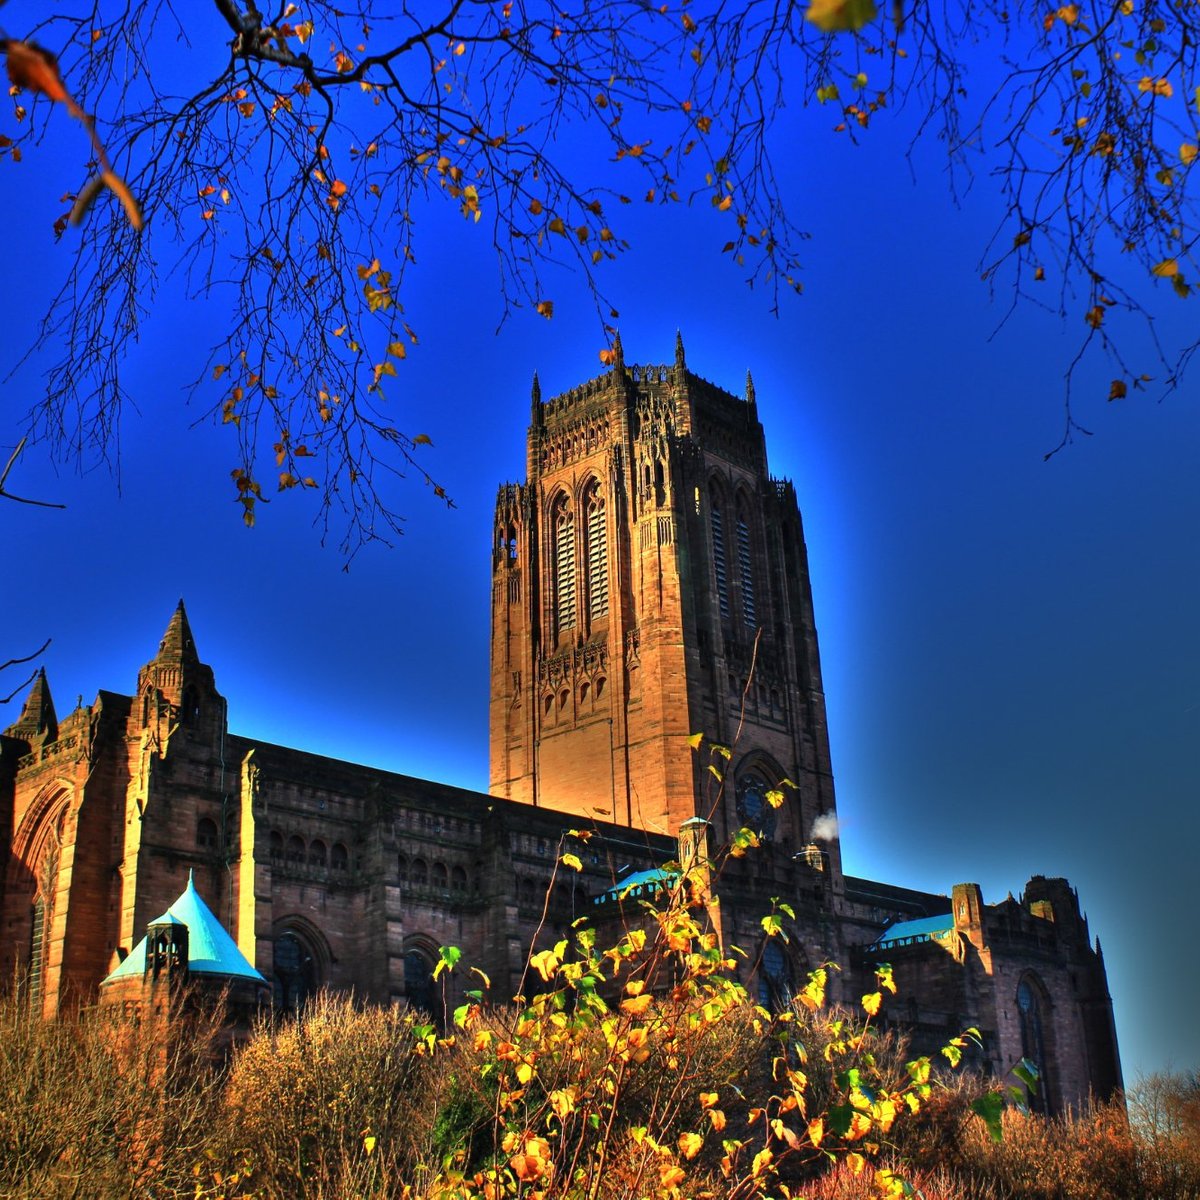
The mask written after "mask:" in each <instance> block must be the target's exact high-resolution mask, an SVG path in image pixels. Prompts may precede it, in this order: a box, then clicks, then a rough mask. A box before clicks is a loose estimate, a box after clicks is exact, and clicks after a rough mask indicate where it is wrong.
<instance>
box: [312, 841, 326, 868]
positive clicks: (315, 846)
mask: <svg viewBox="0 0 1200 1200" xmlns="http://www.w3.org/2000/svg"><path fill="white" fill-rule="evenodd" d="M308 865H309V866H310V867H323V866H324V865H325V843H324V842H323V841H321V839H320V838H317V840H316V841H314V842H313V843H312V844H311V845H310V846H309V847H308Z"/></svg>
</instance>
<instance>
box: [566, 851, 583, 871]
mask: <svg viewBox="0 0 1200 1200" xmlns="http://www.w3.org/2000/svg"><path fill="white" fill-rule="evenodd" d="M560 861H561V862H562V865H563V866H564V867H570V868H571V870H572V871H582V870H583V863H582V862H580V861H579V856H578V855H577V854H564V855H563V856H562V859H561V860H560Z"/></svg>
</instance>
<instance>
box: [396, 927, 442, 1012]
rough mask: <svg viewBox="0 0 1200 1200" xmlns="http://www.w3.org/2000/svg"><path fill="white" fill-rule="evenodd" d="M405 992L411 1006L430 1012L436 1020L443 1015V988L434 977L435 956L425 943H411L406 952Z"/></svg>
mask: <svg viewBox="0 0 1200 1200" xmlns="http://www.w3.org/2000/svg"><path fill="white" fill-rule="evenodd" d="M421 940H422V941H424V940H425V939H421ZM404 994H405V997H406V998H407V999H408V1006H409V1008H415V1009H418V1010H419V1011H420V1012H424V1013H429V1015H430V1016H432V1017H433V1018H434V1019H435V1020H437V1018H438V1017H440V1016H441V1015H442V996H441V988H440V987H439V986H438V984H437V981H436V980H435V979H434V978H433V956H432V954H431V953H430V952H429V951H428V950H427V949H426V948H425V946H423V945H421V946H413V945H410V946H409V947H408V949H407V950H405V952H404Z"/></svg>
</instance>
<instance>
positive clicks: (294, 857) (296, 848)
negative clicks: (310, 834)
mask: <svg viewBox="0 0 1200 1200" xmlns="http://www.w3.org/2000/svg"><path fill="white" fill-rule="evenodd" d="M200 824H201V825H204V821H203V820H202V821H201V822H200ZM209 824H210V825H213V822H211V821H210V822H209ZM213 832H214V834H215V825H213ZM199 840H200V832H199V830H197V842H199ZM268 847H269V853H270V857H271V864H272V865H273V866H278V867H282V866H287V867H313V868H316V869H317V870H322V871H323V870H330V871H332V872H333V873H334V874H337V875H342V874H345V873H346V872H347V871H349V869H350V853H349V851H348V850H347V849H346V847H345V846H344V845H343V844H342V843H341V842H334V843H333V845H332V846H326V844H325V842H324V841H323V840H322V839H321V838H312V839H311V840H310V841H307V842H306V841H305V840H304V838H302V837H300V836H299V835H297V834H291V835H290V836H289V837H288V838H286V839H285V838H284V836H283V834H282V833H280V832H279V830H277V829H272V830H271V832H270V835H269V837H268Z"/></svg>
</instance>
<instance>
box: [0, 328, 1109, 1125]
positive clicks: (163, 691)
mask: <svg viewBox="0 0 1200 1200" xmlns="http://www.w3.org/2000/svg"><path fill="white" fill-rule="evenodd" d="M612 359H613V361H612V362H611V364H609V366H610V369H608V370H606V371H605V372H604V373H603V374H602V375H600V376H599V377H597V378H594V379H591V380H589V381H588V382H586V383H584V384H582V385H580V386H578V387H576V388H573V389H572V390H570V391H568V392H566V393H564V394H562V395H559V396H555V397H552V398H549V399H545V400H543V398H542V396H541V391H540V387H539V384H538V380H537V377H536V376H535V377H534V382H533V389H532V402H531V409H530V417H529V430H528V439H527V454H526V462H525V479H524V481H523V482H516V483H505V484H503V485H501V487H500V489H499V492H498V495H497V500H496V512H495V522H494V529H493V536H492V539H491V564H492V596H491V621H492V636H491V692H490V715H489V738H490V780H489V792H488V794H483V793H478V792H471V791H465V790H463V789H459V788H454V787H449V786H446V785H443V784H440V783H437V782H432V781H429V780H424V779H416V778H412V777H409V776H405V775H399V774H393V773H390V772H387V771H382V770H376V769H372V768H370V767H365V766H360V765H357V764H353V763H349V762H341V761H337V760H334V759H329V758H324V757H321V756H318V755H314V754H310V753H307V752H305V751H304V750H299V749H291V748H288V747H284V746H277V745H272V744H269V743H265V742H261V741H258V740H255V739H253V738H247V737H243V736H240V735H239V734H237V733H236V732H235V731H233V730H231V729H229V728H228V724H227V720H226V706H225V701H224V698H223V697H222V695H221V693H220V692H219V691H218V688H217V680H216V677H215V676H214V673H213V670H212V668H211V667H210V666H208V665H206V664H205V663H204V662H203V661H202V660H201V657H200V651H199V648H198V647H197V646H196V643H195V641H194V639H193V637H192V632H191V628H190V626H189V623H188V618H187V613H186V611H185V609H184V606H183V603H182V602H180V604H179V606H178V608H177V609H176V610H175V612H174V614H173V615H172V616H171V617H170V620H169V621H168V623H167V626H166V631H165V633H164V634H163V636H162V639H161V641H160V642H159V643H158V648H157V650H156V651H155V653H154V654H153V655H152V656H151V657H150V658H149V660H148V661H147V662H146V663H145V664H144V665H143V666H142V667H141V669H140V670H139V671H138V672H137V677H136V682H135V684H134V686H133V687H132V689H131V690H130V691H129V692H128V693H125V692H110V691H106V690H101V691H100V692H99V693H98V694H97V696H96V699H95V700H94V701H93V702H92V703H91V704H90V705H81V706H80V707H78V708H76V709H75V710H74V711H73V712H71V713H69V714H68V715H66V716H65V717H63V718H62V719H61V720H60V719H59V717H58V716H57V713H56V710H55V706H54V702H53V700H52V698H51V693H50V686H49V683H48V681H47V679H46V677H45V675H44V674H39V675H38V676H37V678H36V679H35V681H34V683H33V686H32V690H31V691H30V693H29V695H28V697H27V699H26V701H25V704H24V707H23V710H22V712H21V714H20V716H19V718H18V719H17V720H16V721H15V722H14V723H13V724H11V725H10V726H9V727H8V728H7V729H6V730H5V731H4V733H3V734H2V735H0V847H4V848H5V849H4V868H3V875H2V876H0V973H2V974H3V976H4V977H5V978H7V979H12V978H13V977H14V973H20V974H22V975H23V976H24V977H25V978H26V979H27V980H28V987H29V989H30V993H31V994H32V995H33V996H34V997H35V999H36V1002H37V1004H38V1005H39V1006H40V1007H41V1009H42V1011H44V1012H45V1013H46V1014H47V1015H53V1014H55V1013H57V1012H60V1011H64V1010H67V1009H69V1008H70V1007H71V1006H73V1005H78V1004H79V1003H91V1002H94V1001H96V1000H97V999H100V1000H103V999H104V998H105V995H106V994H108V995H114V994H118V993H121V994H124V993H126V992H128V989H129V988H130V987H131V986H134V984H133V983H131V980H132V981H135V982H136V980H137V979H139V978H141V977H142V976H143V974H145V976H146V977H147V978H148V977H149V974H150V971H151V963H156V964H157V963H161V962H162V961H165V959H164V958H163V955H164V954H165V953H166V952H167V950H169V949H172V948H173V949H174V950H176V951H177V950H178V949H179V946H180V945H182V947H183V950H182V951H181V953H182V955H183V957H184V958H185V959H186V958H187V956H188V951H187V946H188V938H187V935H186V933H184V934H182V936H181V938H180V936H178V935H176V934H175V933H173V932H172V930H178V929H179V927H180V926H181V925H183V926H186V924H187V923H188V921H189V917H188V914H195V913H200V914H202V916H200V917H193V918H191V920H192V922H193V923H195V924H196V925H197V929H196V930H193V931H192V936H191V941H192V945H193V950H192V961H193V965H195V964H196V961H197V960H196V957H195V956H196V954H197V953H198V952H197V951H196V950H195V948H194V947H195V946H197V945H201V944H204V945H207V946H209V947H211V946H213V945H215V944H217V943H218V942H219V943H220V946H221V953H220V954H219V955H218V954H217V953H216V951H213V950H211V948H210V950H209V951H207V953H208V954H209V955H210V960H209V961H210V966H209V969H211V970H220V969H227V970H228V971H229V972H230V973H231V975H233V976H236V977H237V978H238V979H240V980H241V981H242V982H243V983H247V984H249V983H253V984H254V985H255V986H258V987H259V995H258V998H257V1001H256V1002H257V1003H264V1002H269V1003H273V1004H274V1005H275V1006H276V1007H277V1008H279V1009H281V1010H284V1011H287V1010H292V1009H294V1008H295V1007H296V1006H298V1005H299V1004H302V1003H303V1001H304V999H305V997H307V996H308V995H310V994H312V993H313V992H314V991H315V990H317V989H320V988H326V987H327V988H333V989H338V990H350V989H353V991H354V993H355V994H356V995H358V996H360V997H362V998H364V999H367V1000H370V1001H373V1002H377V1003H381V1004H388V1003H404V1004H409V1005H413V1006H416V1007H420V1008H423V1009H426V1010H429V1011H432V1012H434V1013H435V1014H436V1013H437V1012H438V1011H439V1010H441V1009H444V1007H445V1006H447V1005H452V1004H454V1003H457V1002H458V999H459V997H458V995H457V993H456V990H455V989H457V988H459V987H461V986H463V985H461V984H459V983H458V981H457V976H456V975H451V976H449V977H447V976H442V977H441V978H440V979H438V980H436V981H435V976H434V971H433V968H434V965H435V964H436V963H437V962H438V959H439V951H440V950H441V949H442V948H443V947H446V946H457V947H459V948H461V950H462V954H463V960H464V961H465V962H469V963H471V964H472V965H476V966H478V967H480V968H481V969H482V970H484V971H485V972H487V974H488V975H489V976H490V978H491V980H492V985H493V994H494V995H496V996H497V997H505V996H512V995H514V994H517V993H518V992H519V991H520V990H521V988H522V979H523V976H524V973H525V965H526V962H527V959H528V956H529V954H530V953H531V951H534V950H537V949H540V948H542V947H543V945H549V944H553V943H554V942H555V941H557V940H558V939H559V938H560V937H562V936H565V934H566V932H567V931H568V930H569V929H570V927H571V925H572V923H573V922H576V921H579V920H580V919H581V918H582V919H585V920H587V921H590V922H592V923H594V924H596V925H597V926H598V927H601V928H602V927H604V925H605V924H606V923H607V922H615V921H619V920H620V914H621V908H622V905H623V904H628V903H629V902H630V901H631V900H636V898H637V897H639V896H644V895H648V894H653V893H654V891H655V890H656V889H657V888H660V887H663V886H666V885H667V884H668V883H669V881H670V879H671V878H672V872H673V871H674V870H677V869H678V867H677V864H678V863H679V862H681V861H686V860H687V856H688V855H695V854H705V855H706V856H707V857H708V858H709V859H710V860H711V861H712V862H714V863H715V864H719V870H717V869H714V875H713V881H712V886H713V890H714V892H715V894H716V895H717V897H718V898H719V905H718V906H714V908H713V912H714V913H719V916H717V917H715V919H716V920H717V921H718V922H719V925H720V928H719V934H720V936H721V937H722V938H723V939H724V941H725V943H726V944H730V945H736V946H738V947H740V948H741V950H742V951H743V952H744V956H745V957H744V958H743V959H742V960H741V961H742V962H743V964H744V965H743V967H742V968H740V970H741V973H742V981H743V982H744V983H745V985H746V986H747V988H748V989H749V990H750V991H751V993H752V994H753V995H755V996H757V997H758V998H760V999H761V1001H762V1002H763V1003H765V1004H768V1005H773V1004H778V1003H783V1002H786V999H787V997H788V996H789V994H790V992H791V990H792V988H793V987H795V986H796V985H797V984H798V983H799V982H801V981H803V979H804V977H805V974H806V972H807V971H809V970H811V969H813V968H814V967H815V966H818V965H820V964H822V963H824V962H827V961H833V962H837V963H838V964H839V965H840V966H841V968H842V970H841V971H840V973H838V974H836V975H835V976H834V977H833V990H834V998H835V999H841V1000H845V1001H847V1002H849V1003H853V1002H855V1001H856V1000H857V997H858V996H859V995H861V994H862V993H863V992H864V991H871V990H873V988H872V986H870V981H871V978H872V973H873V970H874V967H875V965H876V964H877V963H880V962H883V961H887V962H889V963H891V964H892V966H893V969H894V971H895V978H896V982H897V984H898V987H899V995H898V997H897V999H896V1001H895V1002H894V1003H893V1004H892V1011H891V1012H890V1014H889V1019H890V1020H891V1021H892V1022H894V1023H896V1024H897V1025H899V1026H901V1027H903V1028H904V1029H905V1030H907V1031H908V1033H909V1034H910V1036H911V1038H912V1041H913V1046H914V1051H915V1052H921V1051H925V1050H928V1049H930V1048H935V1047H937V1046H939V1045H941V1044H942V1043H944V1041H945V1040H946V1039H947V1038H948V1037H951V1036H954V1035H955V1034H957V1033H958V1032H960V1031H961V1030H962V1029H963V1028H965V1027H967V1026H972V1025H973V1026H976V1027H978V1028H979V1029H980V1030H981V1032H982V1035H983V1048H982V1050H981V1051H980V1052H979V1055H978V1057H977V1065H978V1066H980V1067H981V1068H982V1069H985V1070H988V1071H992V1072H995V1073H999V1074H1003V1073H1005V1072H1007V1071H1009V1070H1010V1069H1011V1068H1012V1067H1013V1066H1014V1065H1015V1064H1016V1063H1017V1062H1018V1061H1019V1060H1020V1059H1021V1058H1023V1057H1024V1058H1028V1059H1030V1060H1032V1061H1033V1062H1035V1063H1036V1064H1037V1065H1038V1067H1039V1071H1040V1074H1041V1080H1042V1085H1041V1088H1040V1089H1039V1093H1038V1095H1037V1096H1036V1097H1035V1102H1036V1103H1037V1104H1038V1105H1040V1106H1042V1107H1044V1108H1045V1109H1046V1110H1048V1111H1051V1112H1054V1111H1061V1110H1062V1109H1064V1108H1066V1107H1068V1106H1072V1105H1078V1104H1080V1103H1082V1102H1084V1101H1085V1100H1086V1099H1087V1098H1088V1097H1089V1096H1099V1097H1106V1096H1108V1095H1110V1094H1112V1093H1113V1092H1114V1091H1115V1090H1116V1089H1118V1088H1119V1087H1120V1086H1121V1073H1120V1061H1119V1057H1118V1052H1117V1045H1116V1037H1115V1032H1114V1026H1113V1017H1112V1004H1111V1000H1110V998H1109V994H1108V986H1107V981H1106V976H1105V969H1104V960H1103V957H1102V955H1101V952H1100V947H1099V942H1098V940H1097V941H1093V938H1092V935H1091V934H1090V932H1089V930H1088V926H1087V922H1086V920H1085V919H1084V918H1083V916H1082V915H1081V912H1080V907H1079V902H1078V898H1077V896H1076V895H1075V893H1074V891H1073V890H1072V888H1071V887H1070V886H1069V884H1068V883H1067V881H1066V880H1063V879H1057V878H1047V877H1043V876H1035V877H1034V878H1032V879H1030V880H1029V882H1028V883H1027V884H1026V886H1025V889H1024V892H1023V894H1022V895H1021V897H1020V899H1019V900H1018V899H1014V898H1013V897H1012V896H1011V895H1010V896H1009V897H1008V898H1007V899H1005V900H1003V901H1001V902H1000V903H994V904H988V903H985V901H984V898H983V896H982V895H981V892H980V888H979V887H978V885H976V884H972V883H959V884H954V885H953V886H952V887H951V890H950V892H949V893H948V894H932V893H926V892H918V891H914V890H912V889H909V888H906V887H903V886H901V885H897V884H891V883H882V882H876V881H873V880H868V879H861V878H857V877H854V876H851V875H847V874H845V873H844V872H843V869H842V860H841V850H840V842H839V835H838V828H837V804H836V799H835V795H834V778H833V769H832V764H831V761H830V754H829V740H828V735H827V730H826V721H825V703H824V692H823V689H822V682H821V668H820V659H819V654H818V647H817V632H816V622H815V619H814V614H813V605H812V595H811V588H810V585H809V575H808V559H807V553H806V549H805V542H804V530H803V526H802V523H801V517H800V512H799V508H798V506H797V501H796V493H795V489H794V487H793V486H792V484H791V483H790V482H789V481H787V480H784V479H775V478H773V477H772V476H771V475H770V474H769V472H768V468H767V455H766V442H765V438H764V434H763V428H762V425H761V424H760V423H759V419H758V410H757V406H756V402H755V393H754V385H753V382H752V381H751V379H750V378H749V377H747V380H746V386H745V392H744V394H742V395H735V394H733V393H731V392H729V391H726V390H725V389H723V388H721V387H719V386H717V385H715V384H713V383H710V382H708V381H706V380H704V379H701V378H700V377H699V376H697V375H695V374H693V373H692V372H691V371H690V370H689V369H688V366H687V363H686V358H685V353H684V348H683V344H682V341H681V340H680V339H678V338H677V340H676V346H675V354H674V359H673V361H671V362H668V363H662V364H658V365H634V364H630V363H626V362H625V361H624V356H623V352H622V349H621V345H620V342H619V340H618V341H617V343H616V345H615V347H614V352H613V355H612ZM697 734H702V735H703V738H702V739H699V738H697V737H696V736H695V735H697ZM581 831H586V836H585V837H583V838H580V837H579V836H578V834H579V833H580V832H581ZM731 849H732V850H733V853H730V851H731ZM568 852H569V853H571V854H573V855H574V856H575V857H576V858H577V859H578V860H579V861H580V863H581V864H582V869H581V870H579V871H574V870H563V869H562V868H561V867H560V865H559V860H560V858H561V856H562V855H563V854H564V853H568ZM777 900H782V901H785V902H786V903H787V905H788V906H789V908H790V909H791V911H792V912H793V913H794V917H792V916H789V917H788V918H787V919H786V920H785V922H784V924H785V932H786V935H787V936H786V938H765V937H764V931H763V927H762V924H761V918H762V917H763V916H764V915H765V914H767V913H768V912H770V911H771V908H772V905H773V903H775V902H776V901H777ZM180 914H183V915H182V916H181V915H180ZM201 925H204V926H205V928H204V929H201V928H200V926H201ZM148 929H150V930H151V931H152V933H153V934H154V936H152V937H151V939H150V941H149V943H148V945H147V944H143V937H144V935H146V933H147V930H148ZM206 931H207V932H206ZM222 931H223V932H222ZM225 934H227V935H228V938H227V939H225V941H222V940H221V939H222V938H224V937H225ZM164 938H165V939H166V940H163V939H164ZM156 939H157V940H156ZM226 942H227V943H228V944H227V945H226ZM156 947H157V949H156ZM230 963H232V964H234V965H233V966H228V967H227V968H226V967H222V965H221V964H230ZM212 964H216V966H213V965H212ZM154 969H155V970H157V969H158V967H157V966H156V967H155V968H154Z"/></svg>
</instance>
